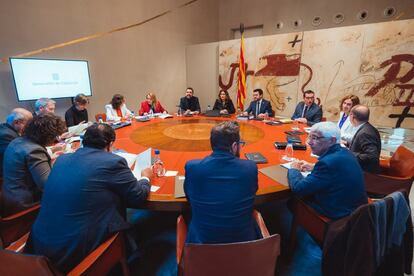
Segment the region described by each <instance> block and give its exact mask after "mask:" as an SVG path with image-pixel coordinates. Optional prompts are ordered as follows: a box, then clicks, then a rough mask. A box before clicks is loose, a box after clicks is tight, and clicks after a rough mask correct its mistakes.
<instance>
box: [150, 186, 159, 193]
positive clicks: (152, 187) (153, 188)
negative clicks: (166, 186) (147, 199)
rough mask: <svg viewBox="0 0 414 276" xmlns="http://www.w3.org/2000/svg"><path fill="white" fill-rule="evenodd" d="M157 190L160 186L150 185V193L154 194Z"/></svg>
mask: <svg viewBox="0 0 414 276" xmlns="http://www.w3.org/2000/svg"><path fill="white" fill-rule="evenodd" d="M159 188H160V186H155V185H151V192H156V191H158V189H159Z"/></svg>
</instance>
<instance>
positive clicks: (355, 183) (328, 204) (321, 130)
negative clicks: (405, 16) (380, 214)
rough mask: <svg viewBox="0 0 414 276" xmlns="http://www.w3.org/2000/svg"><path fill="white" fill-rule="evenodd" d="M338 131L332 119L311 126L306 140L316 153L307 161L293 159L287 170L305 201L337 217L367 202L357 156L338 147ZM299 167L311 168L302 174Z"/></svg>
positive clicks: (289, 178) (339, 136)
mask: <svg viewBox="0 0 414 276" xmlns="http://www.w3.org/2000/svg"><path fill="white" fill-rule="evenodd" d="M340 141H341V131H340V130H339V128H338V126H337V125H336V124H334V123H332V122H322V123H317V124H315V125H313V126H312V128H311V131H310V133H309V136H308V144H309V146H310V147H311V149H312V153H313V154H316V155H318V156H319V160H318V162H316V163H315V165H314V166H313V165H311V164H309V163H305V162H294V163H292V165H291V169H289V171H288V181H289V186H290V188H291V190H292V192H293V193H294V194H296V195H298V196H300V197H304V196H306V197H308V196H309V199H308V200H307V201H306V202H307V203H308V204H309V205H311V206H312V207H313V208H314V209H315V210H316V211H317V212H318V213H320V214H322V215H324V216H326V217H328V218H331V219H339V218H341V217H345V216H347V215H349V214H351V213H352V212H353V211H354V210H355V209H356V208H358V207H359V206H360V205H363V204H366V203H367V200H368V199H367V195H366V192H365V185H364V176H363V173H362V169H361V166H360V165H359V163H358V160H357V159H356V158H355V156H354V155H353V154H352V152H350V151H349V150H348V149H346V148H343V147H341V145H340ZM301 171H311V173H310V174H309V175H308V176H307V177H303V175H302V174H301Z"/></svg>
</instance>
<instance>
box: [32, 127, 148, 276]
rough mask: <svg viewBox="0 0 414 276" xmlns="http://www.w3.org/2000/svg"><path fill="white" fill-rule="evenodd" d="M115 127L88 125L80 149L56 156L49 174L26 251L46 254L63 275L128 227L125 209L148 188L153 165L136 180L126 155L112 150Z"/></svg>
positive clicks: (135, 204) (134, 204) (141, 198)
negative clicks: (116, 153) (117, 153)
mask: <svg viewBox="0 0 414 276" xmlns="http://www.w3.org/2000/svg"><path fill="white" fill-rule="evenodd" d="M114 141H115V132H114V130H113V129H112V128H111V127H110V126H108V125H106V124H94V125H92V126H91V127H89V128H88V129H87V131H86V133H85V136H84V139H83V146H84V147H83V148H80V149H78V150H77V151H76V152H75V153H71V154H65V155H62V156H60V157H59V158H58V159H57V160H56V162H55V164H54V166H53V170H52V172H51V173H50V175H49V179H48V181H47V183H46V185H45V190H44V193H43V198H42V208H41V209H40V213H39V215H38V217H37V219H36V221H35V223H34V225H33V227H32V231H31V236H30V239H29V242H28V245H27V251H28V252H30V253H34V254H39V255H45V256H47V257H48V258H50V259H51V260H52V262H53V263H54V264H55V265H56V266H57V267H58V268H59V269H60V270H61V271H62V272H63V273H67V272H68V271H70V269H72V268H73V267H74V266H75V265H76V264H78V263H79V262H80V261H81V260H82V259H83V258H84V257H85V256H86V255H87V254H89V253H90V252H91V251H92V250H94V249H95V248H96V247H98V246H99V245H100V244H101V243H102V242H104V241H105V240H106V239H108V238H109V237H110V236H111V235H112V234H114V233H115V232H118V231H121V230H125V229H127V228H129V224H128V223H127V222H126V220H125V210H126V209H125V208H126V207H132V208H137V207H139V206H140V204H142V202H143V201H145V200H146V198H147V196H148V194H149V192H150V183H149V177H150V176H151V175H152V172H151V169H149V168H147V169H145V170H143V171H142V173H141V174H142V176H143V177H142V178H141V179H140V180H137V179H136V178H135V177H134V175H133V174H132V172H131V170H130V169H129V167H128V165H127V162H126V160H125V159H124V158H122V157H120V156H117V155H115V154H112V153H111V152H110V149H111V146H112V143H113V142H114Z"/></svg>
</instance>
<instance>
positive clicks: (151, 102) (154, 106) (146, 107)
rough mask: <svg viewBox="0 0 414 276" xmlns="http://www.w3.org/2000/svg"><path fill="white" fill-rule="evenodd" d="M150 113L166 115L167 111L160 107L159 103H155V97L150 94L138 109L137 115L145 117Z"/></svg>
mask: <svg viewBox="0 0 414 276" xmlns="http://www.w3.org/2000/svg"><path fill="white" fill-rule="evenodd" d="M151 111H152V113H164V114H166V113H167V110H165V109H164V107H162V105H161V103H160V101H157V97H156V96H155V94H154V93H152V92H150V93H148V94H147V96H146V97H145V101H143V102H142V103H141V107H140V109H139V115H140V116H143V115H144V116H146V115H148V114H150V113H151Z"/></svg>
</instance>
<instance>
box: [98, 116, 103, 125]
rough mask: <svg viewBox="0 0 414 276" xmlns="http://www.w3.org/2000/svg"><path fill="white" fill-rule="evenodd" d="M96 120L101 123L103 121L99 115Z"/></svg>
mask: <svg viewBox="0 0 414 276" xmlns="http://www.w3.org/2000/svg"><path fill="white" fill-rule="evenodd" d="M98 122H99V123H100V124H102V123H103V120H102V116H99V117H98Z"/></svg>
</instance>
